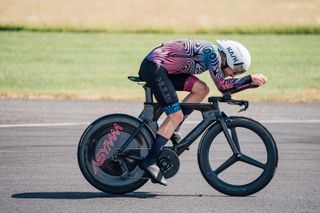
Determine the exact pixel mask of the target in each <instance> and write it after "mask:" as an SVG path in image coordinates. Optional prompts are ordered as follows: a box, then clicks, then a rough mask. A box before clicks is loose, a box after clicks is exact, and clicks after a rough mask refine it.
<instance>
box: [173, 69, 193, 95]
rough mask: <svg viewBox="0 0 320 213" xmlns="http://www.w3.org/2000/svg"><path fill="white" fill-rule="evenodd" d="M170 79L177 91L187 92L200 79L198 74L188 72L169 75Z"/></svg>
mask: <svg viewBox="0 0 320 213" xmlns="http://www.w3.org/2000/svg"><path fill="white" fill-rule="evenodd" d="M169 79H170V80H171V82H172V84H173V86H174V88H175V89H176V90H177V91H186V92H191V90H192V87H193V85H194V84H195V83H196V82H197V81H199V79H198V78H197V77H196V76H194V75H192V74H188V73H182V74H177V75H169Z"/></svg>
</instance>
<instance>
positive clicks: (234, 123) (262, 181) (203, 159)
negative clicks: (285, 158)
mask: <svg viewBox="0 0 320 213" xmlns="http://www.w3.org/2000/svg"><path fill="white" fill-rule="evenodd" d="M226 124H227V128H228V131H229V133H230V132H231V131H235V132H241V131H244V132H246V133H247V132H248V133H250V134H251V133H252V135H255V139H254V141H251V142H250V143H251V144H250V146H248V147H251V146H254V145H256V144H258V145H259V146H261V147H264V148H262V149H261V150H264V149H265V150H264V151H262V152H261V153H262V154H261V153H260V151H259V157H260V156H262V155H263V153H265V154H266V156H264V158H265V163H262V162H261V163H260V162H258V161H255V160H254V159H253V158H251V159H253V161H252V160H251V159H249V160H250V164H251V165H250V166H252V165H253V164H254V165H255V166H256V165H259V167H260V168H257V169H256V170H259V172H261V174H260V175H257V178H255V177H254V180H252V181H250V182H249V183H241V184H234V183H230V182H229V180H225V179H223V178H222V177H221V176H222V173H224V172H225V171H226V170H227V169H229V168H230V167H231V166H233V164H235V163H236V162H237V161H241V163H242V162H244V161H243V160H241V159H239V158H238V159H237V156H235V155H234V154H233V153H232V152H231V153H232V156H231V157H230V158H229V159H228V160H227V161H224V163H223V165H220V167H218V166H214V162H212V158H214V157H215V156H211V155H213V154H212V153H214V152H213V151H210V149H211V150H212V149H214V145H215V144H214V141H215V140H216V139H217V138H218V139H219V140H220V137H221V138H222V140H223V137H224V142H225V143H226V144H228V142H227V139H226V138H225V136H221V135H224V133H223V130H222V127H221V125H220V124H219V123H218V122H217V123H215V124H214V125H212V126H211V127H210V128H209V129H208V130H207V132H206V133H205V134H204V136H203V137H202V139H201V141H200V144H199V148H198V164H199V168H200V171H201V173H202V175H203V177H204V178H205V180H206V181H207V182H208V183H209V185H211V186H212V187H213V188H214V189H216V190H218V191H219V192H221V193H223V194H226V195H231V196H247V195H251V194H254V193H256V192H258V191H260V190H261V189H263V188H264V187H265V186H266V185H268V183H269V182H270V181H271V179H272V178H273V176H274V174H275V172H276V168H277V164H278V151H277V146H276V144H275V141H274V139H273V137H272V135H271V133H270V132H269V131H268V130H267V129H266V128H265V127H264V126H263V125H262V124H260V123H258V122H256V121H254V120H252V119H249V118H245V117H230V120H229V121H228V122H227V123H226ZM236 134H238V133H236ZM219 135H220V136H219ZM232 137H233V139H235V137H237V141H238V144H239V145H238V147H240V149H241V146H242V142H243V143H244V142H246V140H247V139H246V140H242V139H241V138H238V135H237V136H233V135H232ZM259 140H261V141H259ZM261 142H262V143H261ZM216 146H218V145H216ZM228 146H229V145H228ZM229 148H230V147H229ZM220 149H221V148H220ZM251 149H252V150H254V151H256V150H255V149H254V148H251ZM221 150H222V149H221ZM221 150H220V151H221ZM259 150H260V149H259ZM243 154H245V153H243ZM215 155H216V156H217V155H219V154H217V153H216V154H215ZM243 156H244V155H243ZM216 158H218V157H216ZM243 159H245V158H243ZM246 159H248V158H246ZM229 160H230V161H229ZM234 161H235V162H234ZM232 162H233V163H232ZM247 162H248V161H246V163H247ZM252 162H253V164H252ZM220 168H221V169H220ZM230 169H231V168H230ZM260 170H262V171H260ZM220 172H222V173H220ZM237 172H238V173H241V172H242V173H243V174H242V175H243V176H245V175H247V174H245V173H246V172H247V171H241V170H240V171H239V170H238V171H237ZM259 172H258V173H259ZM237 175H238V176H237ZM230 176H236V177H240V175H239V174H236V173H233V174H231V175H230ZM239 179H240V178H239Z"/></svg>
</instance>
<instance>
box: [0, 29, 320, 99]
mask: <svg viewBox="0 0 320 213" xmlns="http://www.w3.org/2000/svg"><path fill="white" fill-rule="evenodd" d="M179 37H193V38H198V39H207V40H211V41H214V40H215V39H217V38H230V39H236V40H239V41H241V42H243V43H244V44H246V46H248V48H249V49H250V51H251V53H252V56H253V64H252V68H251V69H250V71H248V72H249V73H258V72H261V73H264V74H265V75H267V76H268V78H269V82H268V84H266V85H264V86H263V87H261V88H258V89H255V90H248V91H244V92H242V93H241V94H237V95H236V97H237V98H248V99H249V100H253V101H285V102H319V101H320V85H319V82H320V68H319V67H320V60H319V59H320V58H319V57H320V37H319V35H273V34H270V35H241V34H228V35H225V34H179V33H175V34H170V33H166V34H160V33H159V34H152V33H139V34H137V33H103V32H100V33H99V32H93V33H79V32H78V33H74V32H28V31H21V32H17V31H0V96H1V97H16V98H30V97H37V98H39V97H44V98H84V99H142V98H143V95H144V94H143V90H142V89H141V88H140V86H137V85H136V84H135V83H132V82H130V81H129V80H127V76H128V75H136V74H137V71H138V69H139V65H140V62H141V60H142V59H143V58H144V56H145V55H146V54H147V53H148V52H149V51H150V50H151V49H152V48H153V47H154V46H156V45H158V44H160V43H161V42H163V41H166V40H170V39H174V38H179ZM200 78H201V79H203V80H204V81H206V82H207V83H208V85H210V87H211V88H212V89H211V95H219V93H218V91H217V90H216V89H215V86H214V85H213V83H212V81H211V79H210V76H209V74H208V73H205V74H202V75H200Z"/></svg>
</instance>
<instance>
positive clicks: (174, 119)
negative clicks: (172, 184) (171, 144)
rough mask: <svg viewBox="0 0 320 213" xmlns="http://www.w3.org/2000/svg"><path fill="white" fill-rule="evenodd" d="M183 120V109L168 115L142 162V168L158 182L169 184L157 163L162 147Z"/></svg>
mask: <svg viewBox="0 0 320 213" xmlns="http://www.w3.org/2000/svg"><path fill="white" fill-rule="evenodd" d="M182 120H183V114H182V112H181V110H180V111H178V112H176V113H173V114H170V115H168V117H167V118H166V119H165V120H164V122H163V123H162V124H161V126H160V127H159V130H158V132H157V136H156V139H155V142H154V144H153V145H152V147H151V150H150V152H149V153H148V155H147V157H146V158H145V159H144V160H142V162H141V163H140V166H141V168H142V169H144V170H146V171H147V172H148V173H149V174H150V175H151V177H152V178H153V179H154V180H155V181H156V182H158V183H160V184H163V185H167V182H166V180H165V179H164V177H163V176H162V174H161V172H160V169H159V167H158V166H157V165H156V162H157V160H158V157H159V155H160V153H161V150H162V147H163V146H164V145H165V144H166V143H167V141H168V140H169V138H170V137H171V135H172V134H173V130H174V129H175V128H176V127H177V126H178V125H179V123H180V122H181V121H182Z"/></svg>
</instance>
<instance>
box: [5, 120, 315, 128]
mask: <svg viewBox="0 0 320 213" xmlns="http://www.w3.org/2000/svg"><path fill="white" fill-rule="evenodd" d="M257 121H258V122H260V123H265V124H281V123H284V124H312V123H320V120H257ZM161 122H162V121H159V123H161ZM198 123H200V121H185V122H184V124H198ZM87 125H89V123H25V124H0V128H15V127H60V126H87Z"/></svg>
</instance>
